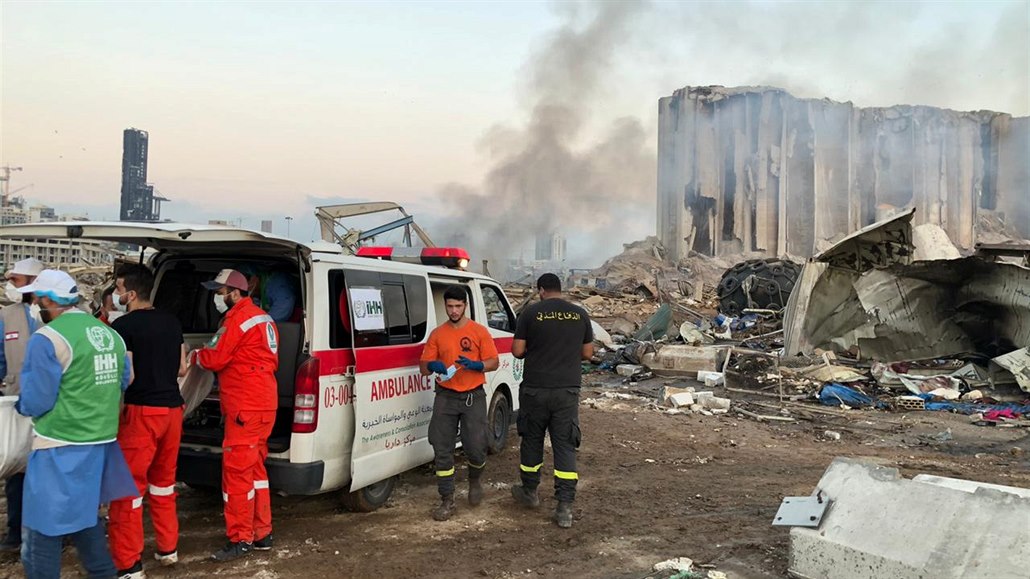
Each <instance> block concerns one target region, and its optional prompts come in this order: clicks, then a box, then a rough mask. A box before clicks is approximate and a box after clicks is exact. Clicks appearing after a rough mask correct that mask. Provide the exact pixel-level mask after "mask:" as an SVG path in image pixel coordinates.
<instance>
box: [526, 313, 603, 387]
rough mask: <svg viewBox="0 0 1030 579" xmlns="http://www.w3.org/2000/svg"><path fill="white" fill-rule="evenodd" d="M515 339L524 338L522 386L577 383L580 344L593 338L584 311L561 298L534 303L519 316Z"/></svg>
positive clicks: (579, 364) (580, 355)
mask: <svg viewBox="0 0 1030 579" xmlns="http://www.w3.org/2000/svg"><path fill="white" fill-rule="evenodd" d="M515 339H516V340H525V341H526V358H525V360H526V367H525V371H524V373H523V377H522V385H523V386H526V387H529V388H578V387H579V386H580V384H581V383H582V378H581V375H582V369H581V368H582V360H583V344H589V343H590V342H592V341H594V331H593V328H591V326H590V316H588V315H587V312H586V310H584V309H583V308H581V307H579V306H576V305H573V304H570V303H569V302H567V301H565V300H563V299H561V298H550V299H546V300H543V301H542V302H539V303H535V304H533V305H531V306H529V307H528V308H526V309H525V311H523V312H522V315H520V316H519V321H518V323H517V324H516V325H515Z"/></svg>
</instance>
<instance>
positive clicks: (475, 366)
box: [458, 356, 486, 372]
mask: <svg viewBox="0 0 1030 579" xmlns="http://www.w3.org/2000/svg"><path fill="white" fill-rule="evenodd" d="M458 364H459V365H461V366H464V367H465V369H466V370H474V371H476V372H482V371H483V370H484V369H485V368H486V366H484V365H483V363H482V362H477V361H475V360H469V359H468V358H466V357H465V356H459V357H458Z"/></svg>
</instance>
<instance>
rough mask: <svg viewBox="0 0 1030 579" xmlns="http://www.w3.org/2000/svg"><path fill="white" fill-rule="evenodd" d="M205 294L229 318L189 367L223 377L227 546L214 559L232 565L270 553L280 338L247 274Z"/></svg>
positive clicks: (229, 273)
mask: <svg viewBox="0 0 1030 579" xmlns="http://www.w3.org/2000/svg"><path fill="white" fill-rule="evenodd" d="M204 287H206V288H207V289H210V290H213V291H214V292H215V294H214V301H215V308H216V309H217V310H218V311H219V312H220V313H224V314H225V317H224V318H223V319H222V325H221V327H219V328H218V333H216V334H215V336H214V338H212V340H211V343H210V344H208V345H207V346H206V347H204V348H201V349H199V350H194V351H193V352H190V361H191V362H194V363H196V364H197V365H198V366H200V367H202V368H204V369H207V370H211V371H212V372H215V373H216V374H217V375H218V388H219V392H220V397H221V404H222V416H224V417H225V435H224V436H225V439H224V440H223V442H222V498H223V499H224V500H225V528H226V534H227V535H228V537H229V542H228V544H226V546H225V547H224V548H222V549H221V550H220V551H217V552H215V553H214V554H212V555H211V558H212V559H214V560H216V561H231V560H233V559H236V558H239V557H242V556H244V555H246V554H247V553H249V552H250V551H251V550H258V551H267V550H270V549H271V548H272V505H271V501H270V497H269V491H268V472H267V471H266V470H265V458H266V457H267V456H268V437H269V435H270V434H271V433H272V425H273V424H274V423H275V411H276V409H277V408H278V406H279V400H278V388H277V386H276V381H275V371H276V369H277V368H278V367H279V356H278V352H279V332H278V330H277V329H276V327H275V322H273V321H272V318H271V317H270V316H269V315H268V314H266V313H265V311H264V310H262V309H261V308H259V307H258V306H256V305H254V301H253V300H251V299H250V297H249V295H248V292H247V278H246V277H244V276H243V274H242V273H240V272H238V271H235V270H232V269H223V270H222V271H220V272H219V273H218V276H217V277H215V279H214V280H213V281H209V282H204Z"/></svg>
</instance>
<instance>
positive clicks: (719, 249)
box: [658, 86, 1030, 261]
mask: <svg viewBox="0 0 1030 579" xmlns="http://www.w3.org/2000/svg"><path fill="white" fill-rule="evenodd" d="M658 143H659V145H658V237H659V239H660V241H661V242H662V244H663V245H664V246H665V248H666V249H667V250H668V257H669V259H670V260H672V261H675V260H677V259H679V258H681V257H683V256H686V255H688V253H689V252H690V251H695V252H698V253H703V254H706V255H719V256H725V255H732V254H738V253H742V252H752V251H759V252H764V253H766V254H767V255H775V256H794V257H800V258H807V257H810V256H812V255H814V254H815V253H817V252H819V251H822V250H825V249H826V248H828V247H829V246H830V245H832V244H833V243H836V242H837V241H839V240H840V239H842V238H843V237H844V236H845V235H847V234H848V233H851V232H854V231H857V230H859V229H861V228H862V227H864V226H867V225H869V224H872V223H874V222H876V221H878V220H881V219H883V218H884V217H886V216H888V215H890V214H892V213H894V212H895V211H897V210H899V209H903V208H915V209H917V211H918V213H917V214H916V221H915V224H922V223H929V224H935V225H938V226H940V227H941V228H943V229H944V230H945V232H946V233H947V235H948V237H950V238H951V239H952V240H953V242H954V243H955V244H956V245H957V246H958V248H959V249H960V250H962V251H964V252H970V251H972V250H973V249H974V246H975V244H976V243H977V242H997V241H999V240H1000V239H1004V238H1030V165H1028V164H1027V162H1026V160H1027V158H1030V117H1019V118H1014V117H1012V116H1011V115H1008V114H1005V113H998V112H992V111H973V112H961V111H952V110H946V109H939V108H934V107H927V106H909V105H898V106H893V107H886V108H878V107H877V108H862V107H856V106H854V105H853V104H852V103H850V102H844V103H841V102H835V101H831V100H829V99H800V98H796V97H794V96H792V95H791V94H789V93H787V92H786V91H784V90H781V89H776V88H769V87H735V88H728V87H721V86H707V87H686V88H683V89H680V90H677V91H676V92H675V93H674V94H673V95H672V96H669V97H665V98H662V99H661V100H660V101H659V138H658ZM999 229H1001V230H1000V231H999Z"/></svg>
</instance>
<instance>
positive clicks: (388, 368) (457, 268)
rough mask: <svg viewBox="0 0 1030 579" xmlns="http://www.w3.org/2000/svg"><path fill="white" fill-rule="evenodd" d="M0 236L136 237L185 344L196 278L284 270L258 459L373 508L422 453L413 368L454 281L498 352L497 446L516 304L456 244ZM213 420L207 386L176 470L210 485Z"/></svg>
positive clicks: (509, 411)
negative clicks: (349, 246)
mask: <svg viewBox="0 0 1030 579" xmlns="http://www.w3.org/2000/svg"><path fill="white" fill-rule="evenodd" d="M0 238H7V239H24V240H32V241H42V240H71V241H106V242H114V243H121V244H131V245H134V246H138V247H139V248H141V250H140V257H139V259H140V261H141V262H145V264H146V265H147V266H148V267H149V268H150V269H151V271H153V272H154V274H155V278H156V284H155V289H154V295H153V296H152V301H153V303H154V306H155V307H157V308H161V309H164V310H166V311H168V312H171V313H172V314H174V315H175V316H177V317H178V319H179V321H180V322H181V323H182V326H183V331H184V334H185V340H186V342H187V344H188V346H189V347H190V348H196V347H200V346H202V345H204V344H205V343H207V342H208V341H209V340H210V339H211V338H212V336H213V335H214V333H215V331H216V330H217V328H218V323H219V319H220V314H219V313H218V312H217V311H216V310H215V307H214V302H213V300H212V296H211V292H210V291H208V290H205V289H204V288H203V287H202V286H201V282H204V281H207V280H210V279H213V278H214V277H215V275H216V274H217V273H218V271H219V270H221V269H223V268H241V267H245V266H250V267H251V268H253V269H254V270H255V271H258V272H260V274H261V275H265V276H271V275H280V276H287V278H288V279H290V280H292V281H293V282H294V284H295V290H296V297H297V300H296V304H297V307H296V310H295V314H294V316H293V318H292V319H291V320H290V321H286V322H280V323H278V329H279V351H278V354H279V369H278V371H277V372H276V380H277V382H278V387H279V409H278V412H277V415H276V421H275V426H274V429H273V431H272V435H271V437H270V438H269V440H268V446H269V456H268V461H267V463H266V465H267V468H268V478H269V484H270V486H271V487H272V489H273V490H275V491H278V492H279V493H281V494H289V495H313V494H319V493H328V492H336V491H339V492H340V493H341V497H342V500H343V502H344V505H345V506H347V507H348V508H350V509H352V510H356V511H372V510H374V509H376V508H378V507H380V506H382V505H383V504H384V503H385V502H386V501H387V499H388V498H389V497H390V494H391V492H392V491H393V489H394V486H395V484H396V481H397V478H398V475H399V474H401V473H403V472H405V471H407V470H410V469H412V468H414V467H417V466H419V465H422V464H425V463H427V462H430V461H431V460H432V458H433V450H432V447H431V446H430V445H429V442H428V440H427V432H428V428H429V420H430V418H431V415H432V410H433V397H434V392H433V389H434V378H433V377H432V376H428V377H427V376H422V375H421V374H420V373H419V358H420V356H421V354H422V349H423V347H424V346H425V343H426V339H427V338H428V336H429V333H430V332H431V331H432V330H433V328H435V327H436V326H438V325H439V324H441V323H442V322H444V321H446V320H447V315H446V312H445V310H444V303H443V292H444V290H445V289H446V288H447V287H448V286H450V285H460V286H462V287H464V288H465V289H466V291H467V292H468V295H469V310H468V315H469V317H471V318H472V319H473V320H476V321H477V322H479V323H481V324H483V325H484V326H486V327H487V328H488V329H489V331H490V333H491V335H492V336H493V338H494V341H495V344H496V345H497V350H498V352H499V353H500V365H499V367H498V369H497V370H496V371H494V372H489V373H488V374H487V376H486V385H485V387H486V394H487V400H488V401H489V413H488V420H489V431H488V432H489V448H490V451H491V452H492V453H496V452H499V451H501V450H502V449H503V448H505V446H506V444H507V441H508V436H509V431H510V425H511V424H512V423H513V421H514V416H515V414H516V412H517V411H518V399H519V397H518V388H519V382H520V381H521V379H522V362H521V360H517V359H515V358H514V357H513V356H512V355H511V344H512V339H513V336H514V331H515V314H514V312H513V310H512V307H511V305H510V303H509V302H508V300H507V298H506V297H505V295H504V292H503V291H502V289H501V286H500V284H498V283H497V282H496V281H494V280H492V279H490V278H489V277H486V276H483V275H479V274H475V273H471V272H468V271H465V269H466V268H467V266H468V260H469V256H468V254H467V253H466V252H465V251H464V250H461V249H459V248H441V247H428V248H422V249H408V248H380V247H364V248H360V249H359V250H358V252H357V255H353V254H350V253H349V252H345V251H344V250H343V249H342V248H341V247H340V246H338V245H335V244H331V243H326V242H313V243H309V244H302V243H298V242H296V241H293V240H290V239H286V238H283V237H278V236H275V235H271V234H265V233H259V232H256V231H249V230H245V229H236V228H231V227H220V226H203V225H185V224H180V223H103V222H65V223H41V224H25V225H13V226H5V227H3V228H2V229H0ZM222 425H223V417H222V416H221V413H220V410H219V403H218V398H217V387H216V388H215V390H214V394H212V395H211V396H209V397H208V398H207V399H205V400H204V401H203V402H202V403H200V405H199V406H198V408H197V409H196V410H195V411H194V412H192V413H191V415H190V416H189V417H188V418H187V419H186V422H185V425H184V429H183V438H182V446H181V449H180V453H179V466H178V478H179V480H180V481H183V482H185V483H187V484H189V485H191V486H197V487H210V488H219V487H220V486H221V452H222V449H221V441H222V429H223V426H222Z"/></svg>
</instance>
